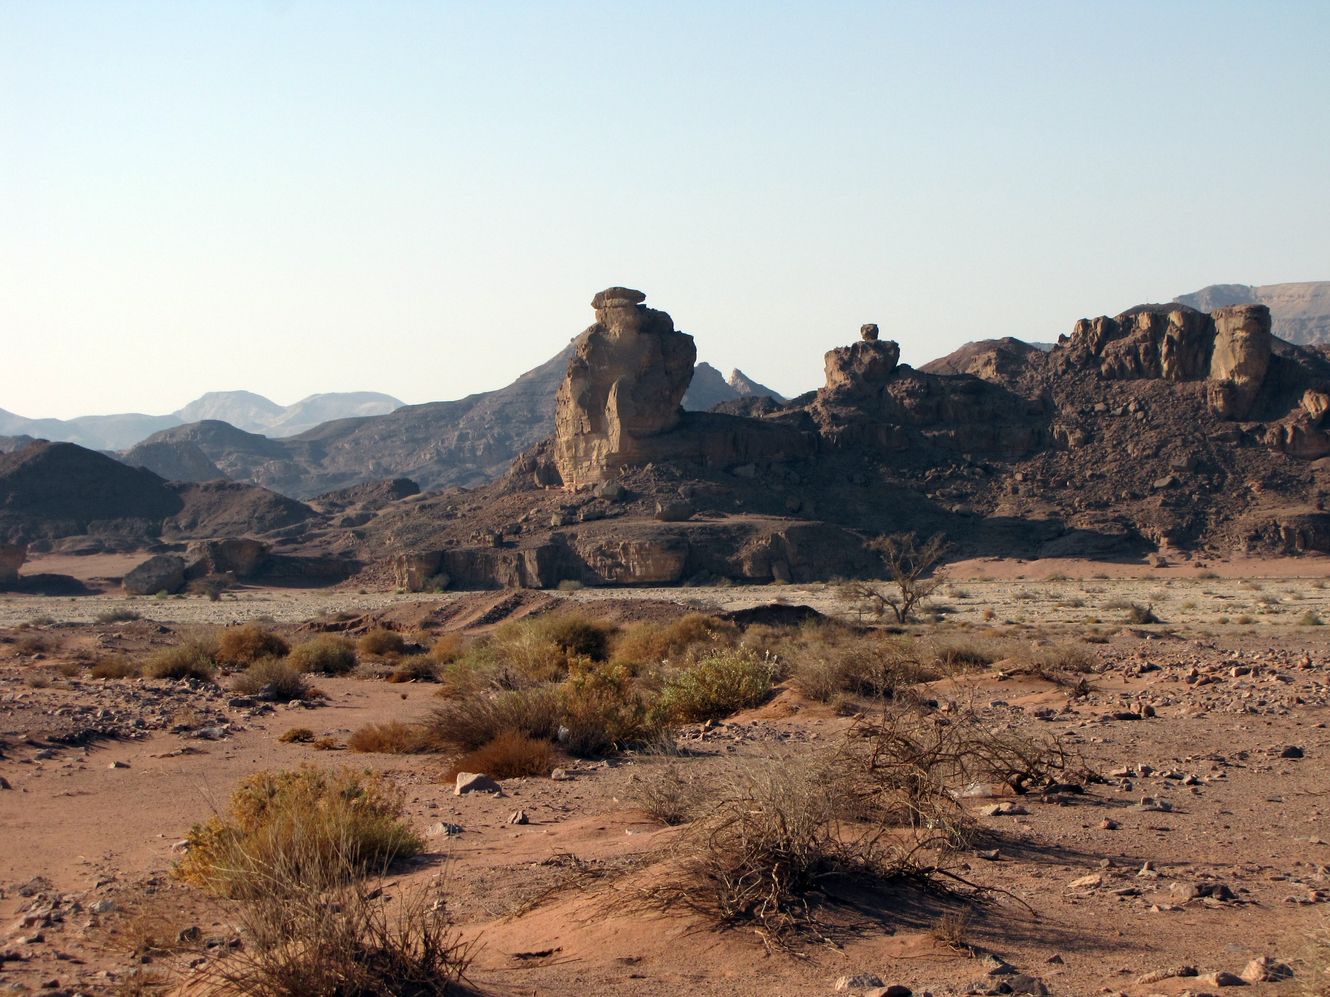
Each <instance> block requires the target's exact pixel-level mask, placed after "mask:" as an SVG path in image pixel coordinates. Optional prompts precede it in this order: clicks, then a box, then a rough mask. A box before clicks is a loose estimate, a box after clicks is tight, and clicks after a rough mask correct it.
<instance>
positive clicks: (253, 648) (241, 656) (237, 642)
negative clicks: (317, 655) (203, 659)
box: [217, 623, 291, 667]
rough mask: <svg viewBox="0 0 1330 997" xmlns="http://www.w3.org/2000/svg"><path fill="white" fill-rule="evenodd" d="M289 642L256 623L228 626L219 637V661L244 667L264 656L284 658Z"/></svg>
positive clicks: (288, 648) (289, 648) (288, 649)
mask: <svg viewBox="0 0 1330 997" xmlns="http://www.w3.org/2000/svg"><path fill="white" fill-rule="evenodd" d="M290 650H291V647H290V645H289V644H287V642H286V641H284V640H283V639H282V638H281V637H279V636H277V634H275V633H273V632H272V631H271V630H268V629H265V628H264V627H261V626H259V625H258V624H256V623H248V624H246V625H245V626H243V627H227V628H226V629H225V630H223V631H222V632H221V634H219V635H218V637H217V661H218V662H219V663H220V664H223V665H233V666H240V667H243V666H245V665H249V664H252V663H253V662H256V661H258V660H260V659H262V658H284V657H286V655H287V653H288V652H289V651H290Z"/></svg>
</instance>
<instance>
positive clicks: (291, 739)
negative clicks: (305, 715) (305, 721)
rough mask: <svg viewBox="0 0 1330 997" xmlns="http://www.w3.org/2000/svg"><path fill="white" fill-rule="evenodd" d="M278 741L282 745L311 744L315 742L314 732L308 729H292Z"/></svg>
mask: <svg viewBox="0 0 1330 997" xmlns="http://www.w3.org/2000/svg"><path fill="white" fill-rule="evenodd" d="M277 740H278V741H279V742H280V743H282V744H309V743H310V742H312V741H313V740H314V732H313V731H312V730H310V729H309V728H308V727H292V728H291V729H290V730H288V731H287V732H286V733H284V734H283V735H282V736H281V737H279V738H278V739H277Z"/></svg>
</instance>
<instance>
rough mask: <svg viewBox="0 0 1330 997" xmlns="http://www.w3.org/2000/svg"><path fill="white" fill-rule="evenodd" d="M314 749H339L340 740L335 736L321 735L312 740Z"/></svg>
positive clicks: (340, 746) (340, 748)
mask: <svg viewBox="0 0 1330 997" xmlns="http://www.w3.org/2000/svg"><path fill="white" fill-rule="evenodd" d="M312 746H313V748H314V750H315V751H341V750H342V747H343V745H342V742H341V741H339V740H337V738H335V737H321V738H319V739H318V740H316V741H314V742H312Z"/></svg>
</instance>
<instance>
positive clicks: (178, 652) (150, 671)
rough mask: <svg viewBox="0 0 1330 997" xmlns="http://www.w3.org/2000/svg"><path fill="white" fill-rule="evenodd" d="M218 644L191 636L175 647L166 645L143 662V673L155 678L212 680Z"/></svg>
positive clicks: (215, 668) (215, 666)
mask: <svg viewBox="0 0 1330 997" xmlns="http://www.w3.org/2000/svg"><path fill="white" fill-rule="evenodd" d="M216 655H217V645H216V644H215V643H213V642H212V641H211V640H207V639H206V638H203V637H191V638H188V639H186V640H183V641H181V642H180V643H179V644H177V645H175V646H174V647H164V648H162V649H161V650H160V651H157V652H156V653H154V654H152V655H151V656H149V658H148V660H147V661H145V662H144V663H143V674H144V675H146V676H148V677H149V678H154V679H186V678H188V679H198V680H200V681H210V680H211V679H212V676H213V672H215V671H216V670H217V658H216Z"/></svg>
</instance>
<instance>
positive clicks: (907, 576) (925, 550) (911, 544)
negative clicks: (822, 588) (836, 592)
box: [848, 533, 951, 623]
mask: <svg viewBox="0 0 1330 997" xmlns="http://www.w3.org/2000/svg"><path fill="white" fill-rule="evenodd" d="M868 546H869V547H870V548H871V549H872V550H875V551H877V552H878V553H879V554H880V555H882V562H883V564H885V565H886V568H887V576H888V577H889V578H890V580H891V582H890V584H889V585H882V584H880V583H877V582H851V583H850V584H849V588H848V591H849V593H850V594H852V595H854V596H856V597H858V598H860V599H862V600H864V601H865V602H867V603H868V604H869V605H871V606H872V607H873V612H874V615H876V616H879V617H881V616H883V615H884V614H885V613H886V611H887V610H888V609H890V610H891V611H892V613H893V614H895V617H896V622H897V623H905V622H906V621H907V620H909V619H910V617H911V616H912V615H913V614H914V610H915V608H916V607H918V606H919V605H920V604H921V603H923V602H925V601H926V600H927V599H928V597H929V596H931V595H932V594H933V592H934V591H935V590H936V589H937V587H938V586H939V585H941V584H942V579H941V578H939V577H937V576H936V575H935V574H934V571H935V570H936V569H937V567H938V565H940V564H941V563H942V559H943V558H945V557H946V556H947V554H948V553H949V552H950V551H951V544H949V543H947V540H946V537H944V536H943V535H942V534H941V533H938V534H935V535H934V536H932V537H930V538H929V539H928V540H924V541H920V539H919V537H918V535H917V534H914V533H893V534H889V535H886V536H881V537H878V538H877V539H876V540H873V541H871V542H870V543H869V544H868Z"/></svg>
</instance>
